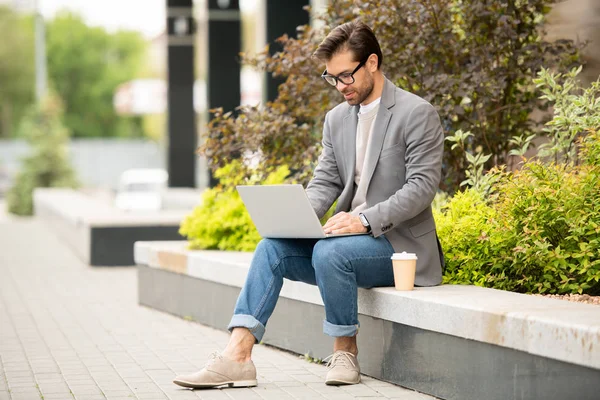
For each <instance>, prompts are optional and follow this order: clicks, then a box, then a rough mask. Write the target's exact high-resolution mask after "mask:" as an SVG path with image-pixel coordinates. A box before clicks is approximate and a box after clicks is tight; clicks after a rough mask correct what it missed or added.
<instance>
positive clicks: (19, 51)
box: [0, 5, 35, 137]
mask: <svg viewBox="0 0 600 400" xmlns="http://www.w3.org/2000/svg"><path fill="white" fill-rule="evenodd" d="M0 37H1V38H2V40H0V137H11V136H14V135H15V130H16V129H15V128H16V127H17V126H18V122H19V121H20V120H21V118H22V116H23V114H24V112H25V110H26V109H27V107H28V106H29V105H30V104H31V103H32V102H33V100H34V98H33V97H34V84H35V79H34V62H33V30H32V27H31V21H30V20H28V19H26V18H23V17H19V16H18V15H17V14H16V13H15V12H14V11H12V10H11V9H10V8H8V7H6V6H2V5H0Z"/></svg>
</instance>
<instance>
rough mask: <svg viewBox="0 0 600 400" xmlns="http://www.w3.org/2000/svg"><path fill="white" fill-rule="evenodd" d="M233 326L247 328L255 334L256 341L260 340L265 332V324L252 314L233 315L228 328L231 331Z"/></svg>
mask: <svg viewBox="0 0 600 400" xmlns="http://www.w3.org/2000/svg"><path fill="white" fill-rule="evenodd" d="M233 328H246V329H248V330H249V331H250V333H252V335H254V338H255V339H256V342H257V343H258V342H260V341H261V340H262V337H263V336H264V334H265V326H264V325H263V324H261V323H260V321H259V320H257V319H256V318H254V317H253V316H252V315H245V314H235V315H234V316H233V317H231V322H230V323H229V326H228V327H227V330H228V331H229V332H231V331H232V330H233Z"/></svg>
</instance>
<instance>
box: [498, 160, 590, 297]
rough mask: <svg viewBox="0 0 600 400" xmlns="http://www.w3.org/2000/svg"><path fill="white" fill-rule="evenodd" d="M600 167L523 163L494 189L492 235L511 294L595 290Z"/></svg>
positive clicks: (587, 291)
mask: <svg viewBox="0 0 600 400" xmlns="http://www.w3.org/2000/svg"><path fill="white" fill-rule="evenodd" d="M599 179H600V167H598V166H578V167H577V166H573V165H560V164H544V163H541V162H539V161H533V162H528V163H527V164H525V165H524V166H523V168H522V169H521V170H519V171H516V172H515V173H514V174H512V175H507V176H506V177H505V179H504V180H503V181H502V182H501V184H500V185H499V187H498V196H499V198H498V202H497V203H496V204H495V208H496V210H497V213H498V216H499V218H498V223H497V224H496V226H495V229H496V232H495V233H494V234H495V235H498V236H499V237H500V238H501V239H502V244H503V249H504V251H505V252H504V254H503V259H498V258H499V257H498V256H499V254H496V255H495V257H496V259H497V261H498V264H500V263H502V264H503V268H504V270H505V271H508V273H507V276H508V277H509V279H510V280H511V281H512V285H514V287H513V288H512V290H516V291H520V292H538V293H583V292H586V293H594V292H597V291H598V289H600V284H599V281H600V253H599V252H598V249H599V248H600V190H599V189H598V182H599Z"/></svg>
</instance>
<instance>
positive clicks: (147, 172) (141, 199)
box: [115, 168, 169, 211]
mask: <svg viewBox="0 0 600 400" xmlns="http://www.w3.org/2000/svg"><path fill="white" fill-rule="evenodd" d="M168 179H169V175H168V173H167V171H165V170H164V169H154V168H140V169H130V170H127V171H125V172H123V174H122V175H121V178H120V180H119V188H118V191H117V196H116V198H115V206H116V207H117V208H119V209H121V210H127V211H156V210H160V209H161V208H162V197H163V193H164V191H165V190H166V188H167V183H168Z"/></svg>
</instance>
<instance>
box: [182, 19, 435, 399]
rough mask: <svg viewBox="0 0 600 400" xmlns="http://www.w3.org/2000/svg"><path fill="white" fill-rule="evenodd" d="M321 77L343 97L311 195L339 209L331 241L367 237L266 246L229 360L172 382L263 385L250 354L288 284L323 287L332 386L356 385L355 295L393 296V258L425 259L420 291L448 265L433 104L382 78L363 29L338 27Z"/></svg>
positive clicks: (326, 46)
mask: <svg viewBox="0 0 600 400" xmlns="http://www.w3.org/2000/svg"><path fill="white" fill-rule="evenodd" d="M314 56H315V57H317V58H318V59H319V60H321V61H324V62H325V66H326V68H327V69H326V70H325V72H323V75H322V77H323V78H324V80H325V81H327V82H328V83H329V84H331V85H334V86H335V87H336V89H337V90H338V91H339V92H340V93H341V94H342V95H343V96H344V99H345V100H346V101H345V102H344V103H342V104H340V105H338V106H337V107H335V108H334V109H333V110H331V111H330V112H329V113H327V115H326V117H325V124H324V129H323V151H322V154H321V156H320V157H319V162H318V165H317V167H316V169H315V172H314V176H313V179H312V180H311V182H310V183H309V184H308V187H307V188H306V191H307V194H308V197H309V199H310V201H311V204H312V206H313V208H314V209H315V211H316V213H317V215H318V216H319V217H322V216H323V215H324V214H325V213H326V212H327V210H328V209H329V208H330V207H331V205H332V204H333V203H334V201H335V200H336V199H337V200H338V202H337V207H336V213H335V215H334V216H333V217H331V218H330V219H329V220H328V221H327V222H326V224H325V225H324V230H325V232H326V233H365V232H368V233H370V235H359V236H344V237H339V238H329V239H323V240H308V239H303V240H299V239H264V240H262V241H261V242H260V244H259V245H258V247H257V248H256V251H255V253H254V257H253V260H252V263H251V266H250V270H249V272H248V277H247V279H246V283H245V284H244V287H243V289H242V291H241V293H240V296H239V298H238V301H237V304H236V307H235V311H234V315H233V318H232V319H231V323H230V325H229V330H230V331H231V332H232V333H231V337H230V340H229V343H228V345H227V347H226V348H225V350H224V351H223V352H222V353H220V354H219V353H214V354H213V355H212V356H211V359H210V360H209V362H208V363H207V366H206V367H205V368H203V369H202V370H201V371H199V372H197V373H194V374H191V375H185V376H178V377H176V378H175V380H174V383H176V384H178V385H180V386H184V387H192V388H203V387H215V386H222V385H229V386H255V385H256V384H257V381H256V369H255V367H254V364H253V363H252V361H251V353H252V348H253V346H254V344H255V343H256V342H259V341H260V340H261V338H262V336H263V334H264V332H265V326H266V324H267V321H268V319H269V317H270V316H271V313H272V312H273V309H274V308H275V304H276V302H277V299H278V297H279V292H280V289H281V286H282V284H283V279H284V278H287V279H291V280H295V281H302V282H306V283H309V284H312V285H318V287H319V290H320V292H321V296H322V298H323V303H324V304H325V316H326V318H325V321H323V331H324V333H326V334H328V335H330V336H333V337H335V340H334V346H333V347H334V348H333V350H334V353H333V354H332V355H331V356H330V361H329V367H330V369H329V371H328V373H327V377H326V380H325V383H326V384H328V385H341V384H356V383H359V382H360V369H359V365H358V360H357V354H358V347H357V343H356V335H357V333H358V328H359V323H358V311H357V287H363V288H371V287H377V286H393V285H394V278H393V271H392V262H391V260H390V257H391V255H392V254H393V253H394V252H401V251H408V252H414V253H417V255H418V261H417V273H416V278H415V284H416V285H418V286H432V285H438V284H440V282H441V279H442V265H443V262H444V261H443V255H442V250H441V247H440V244H439V241H438V239H437V235H436V231H435V223H434V220H433V216H432V212H431V202H432V201H433V198H434V195H435V192H436V190H437V187H438V184H439V181H440V175H441V163H442V148H443V133H442V128H441V125H440V121H439V117H438V115H437V113H436V111H435V110H434V108H433V107H432V106H431V105H430V104H429V103H427V102H426V101H425V100H423V99H421V98H419V97H417V96H415V95H413V94H410V93H408V92H405V91H404V90H401V89H399V88H397V87H396V86H394V84H393V83H392V82H390V81H389V80H387V79H386V78H385V76H384V75H383V74H382V72H381V70H380V67H381V63H382V54H381V49H380V47H379V43H378V42H377V39H376V37H375V35H374V34H373V32H372V31H371V29H370V28H369V27H368V26H366V25H365V24H364V23H361V22H359V21H354V22H349V23H346V24H343V25H341V26H339V27H337V28H335V29H334V30H333V31H331V33H330V34H329V35H328V36H327V37H326V38H325V40H324V41H323V42H322V43H321V44H320V45H319V47H318V49H317V50H316V52H315V54H314Z"/></svg>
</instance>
